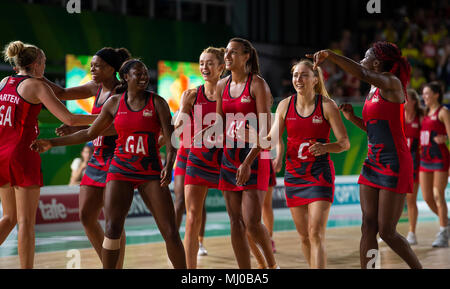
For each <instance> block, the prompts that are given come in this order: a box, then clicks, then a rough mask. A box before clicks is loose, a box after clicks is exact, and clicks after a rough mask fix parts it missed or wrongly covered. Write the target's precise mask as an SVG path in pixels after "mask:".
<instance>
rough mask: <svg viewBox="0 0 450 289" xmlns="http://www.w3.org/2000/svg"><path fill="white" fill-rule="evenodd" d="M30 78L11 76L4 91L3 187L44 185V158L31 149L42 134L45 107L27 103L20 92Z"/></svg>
mask: <svg viewBox="0 0 450 289" xmlns="http://www.w3.org/2000/svg"><path fill="white" fill-rule="evenodd" d="M28 78H30V77H29V76H22V75H15V76H10V77H8V79H7V81H6V84H5V86H4V87H3V88H2V89H1V90H0V186H3V185H5V184H8V183H9V184H10V185H11V186H19V187H29V186H43V179H42V171H41V157H40V155H39V153H37V152H35V151H32V150H31V149H30V145H31V143H32V142H33V141H34V140H35V139H36V138H37V137H38V135H39V128H38V123H37V119H38V115H39V112H40V111H41V108H42V104H32V103H29V102H27V101H26V100H25V99H23V98H22V97H21V96H20V94H19V93H18V91H17V87H18V86H19V84H20V83H21V82H22V81H24V80H26V79H28Z"/></svg>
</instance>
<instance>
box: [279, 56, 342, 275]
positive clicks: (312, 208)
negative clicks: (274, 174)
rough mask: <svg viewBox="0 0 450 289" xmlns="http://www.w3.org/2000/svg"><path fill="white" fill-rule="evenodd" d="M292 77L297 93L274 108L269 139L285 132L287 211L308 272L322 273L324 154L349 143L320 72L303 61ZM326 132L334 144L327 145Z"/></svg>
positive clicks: (326, 193) (327, 195) (328, 184)
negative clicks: (318, 269)
mask: <svg viewBox="0 0 450 289" xmlns="http://www.w3.org/2000/svg"><path fill="white" fill-rule="evenodd" d="M291 72H292V84H293V86H294V88H295V90H296V91H297V93H296V94H295V95H293V96H290V97H288V98H286V99H284V100H283V101H281V102H280V104H279V105H278V108H277V112H276V119H275V124H274V126H273V128H272V131H271V132H270V138H271V139H272V138H274V137H278V138H279V139H281V137H282V135H283V132H284V129H285V128H286V130H287V151H286V173H285V177H284V183H285V186H286V201H287V206H288V207H289V208H290V210H291V214H292V218H293V219H294V223H295V226H296V228H297V231H298V233H299V235H300V239H301V242H302V251H303V254H304V256H305V259H306V260H307V262H308V264H309V266H310V267H311V268H325V267H326V252H325V229H326V224H327V220H328V215H329V211H330V207H331V204H332V202H333V197H334V166H333V162H332V161H331V159H330V155H329V154H330V153H340V152H343V151H346V150H348V149H349V148H350V143H349V140H348V136H347V131H346V129H345V126H344V124H343V122H342V119H341V117H340V114H339V109H338V107H337V105H336V104H335V102H334V101H332V100H331V99H330V98H329V96H328V92H327V91H326V89H325V85H324V81H323V75H322V70H321V69H320V67H317V68H316V67H314V65H313V63H312V62H311V61H309V60H306V59H305V60H301V61H299V62H297V63H295V64H294V66H293V67H292V69H291ZM331 129H333V133H334V135H335V137H336V142H334V143H330V131H331ZM276 134H278V135H276Z"/></svg>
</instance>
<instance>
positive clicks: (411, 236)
mask: <svg viewBox="0 0 450 289" xmlns="http://www.w3.org/2000/svg"><path fill="white" fill-rule="evenodd" d="M406 240H407V241H408V243H409V244H410V245H417V238H416V234H414V233H413V232H409V233H408V236H407V237H406Z"/></svg>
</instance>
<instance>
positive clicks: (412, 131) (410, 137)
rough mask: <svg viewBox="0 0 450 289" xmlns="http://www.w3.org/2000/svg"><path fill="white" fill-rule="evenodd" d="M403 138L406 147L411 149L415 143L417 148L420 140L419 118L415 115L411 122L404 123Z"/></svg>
mask: <svg viewBox="0 0 450 289" xmlns="http://www.w3.org/2000/svg"><path fill="white" fill-rule="evenodd" d="M405 136H406V142H407V144H408V147H409V148H410V149H412V148H413V147H415V143H416V142H417V148H418V144H419V138H420V118H419V116H418V115H417V116H416V117H415V118H414V120H413V121H412V122H405Z"/></svg>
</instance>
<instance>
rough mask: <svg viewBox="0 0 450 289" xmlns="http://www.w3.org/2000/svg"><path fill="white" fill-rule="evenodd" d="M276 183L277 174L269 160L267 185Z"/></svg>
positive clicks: (273, 185)
mask: <svg viewBox="0 0 450 289" xmlns="http://www.w3.org/2000/svg"><path fill="white" fill-rule="evenodd" d="M276 185H277V175H276V174H275V170H274V169H273V165H272V162H270V179H269V187H275V186H276Z"/></svg>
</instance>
